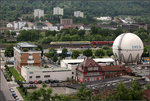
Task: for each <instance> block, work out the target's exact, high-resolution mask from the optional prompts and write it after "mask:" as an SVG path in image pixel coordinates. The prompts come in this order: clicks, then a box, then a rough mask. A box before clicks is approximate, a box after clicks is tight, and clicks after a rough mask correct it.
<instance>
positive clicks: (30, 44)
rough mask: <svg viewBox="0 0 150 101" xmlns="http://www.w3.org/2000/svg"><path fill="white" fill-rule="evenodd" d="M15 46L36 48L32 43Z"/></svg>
mask: <svg viewBox="0 0 150 101" xmlns="http://www.w3.org/2000/svg"><path fill="white" fill-rule="evenodd" d="M17 45H19V46H20V47H33V48H36V47H37V45H34V44H32V43H28V42H23V43H17Z"/></svg>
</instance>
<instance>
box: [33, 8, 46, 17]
mask: <svg viewBox="0 0 150 101" xmlns="http://www.w3.org/2000/svg"><path fill="white" fill-rule="evenodd" d="M34 17H38V18H41V17H44V10H41V9H35V10H34Z"/></svg>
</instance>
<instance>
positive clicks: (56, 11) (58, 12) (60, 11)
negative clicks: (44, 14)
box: [53, 7, 64, 15]
mask: <svg viewBox="0 0 150 101" xmlns="http://www.w3.org/2000/svg"><path fill="white" fill-rule="evenodd" d="M53 14H54V15H63V14H64V10H63V8H60V7H55V8H53Z"/></svg>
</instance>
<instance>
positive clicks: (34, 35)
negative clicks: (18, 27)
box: [17, 30, 42, 41]
mask: <svg viewBox="0 0 150 101" xmlns="http://www.w3.org/2000/svg"><path fill="white" fill-rule="evenodd" d="M41 37H42V35H41V34H40V31H39V30H28V31H26V30H22V31H20V34H19V35H18V36H17V40H18V41H36V40H39V39H40V38H41Z"/></svg>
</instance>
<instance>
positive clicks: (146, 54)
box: [142, 46, 149, 57]
mask: <svg viewBox="0 0 150 101" xmlns="http://www.w3.org/2000/svg"><path fill="white" fill-rule="evenodd" d="M142 56H143V57H148V56H149V47H148V46H144V52H143V54H142Z"/></svg>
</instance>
